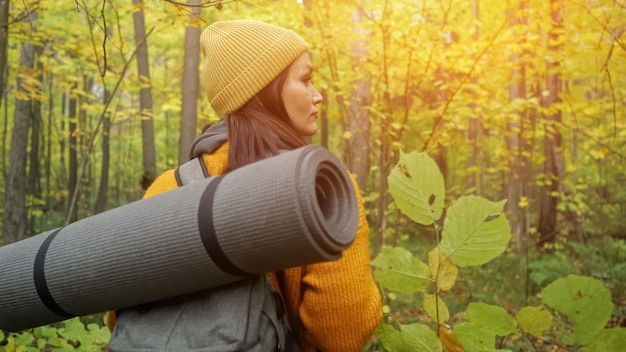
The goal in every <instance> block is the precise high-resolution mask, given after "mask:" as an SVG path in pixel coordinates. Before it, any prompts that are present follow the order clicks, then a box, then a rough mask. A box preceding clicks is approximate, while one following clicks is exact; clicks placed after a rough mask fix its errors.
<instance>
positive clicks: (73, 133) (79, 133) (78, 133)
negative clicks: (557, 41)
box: [72, 130, 84, 137]
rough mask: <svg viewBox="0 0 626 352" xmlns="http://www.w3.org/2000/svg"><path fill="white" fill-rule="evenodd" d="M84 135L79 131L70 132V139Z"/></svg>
mask: <svg viewBox="0 0 626 352" xmlns="http://www.w3.org/2000/svg"><path fill="white" fill-rule="evenodd" d="M83 134H84V133H83V131H81V130H75V131H73V132H72V137H80V136H82V135H83Z"/></svg>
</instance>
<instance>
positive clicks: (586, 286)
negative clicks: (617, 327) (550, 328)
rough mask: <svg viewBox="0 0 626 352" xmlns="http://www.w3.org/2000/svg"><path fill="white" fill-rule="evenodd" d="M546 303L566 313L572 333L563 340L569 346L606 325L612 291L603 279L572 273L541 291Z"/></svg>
mask: <svg viewBox="0 0 626 352" xmlns="http://www.w3.org/2000/svg"><path fill="white" fill-rule="evenodd" d="M541 296H542V301H543V303H544V304H545V305H547V306H550V307H552V308H554V309H555V310H556V311H557V312H559V313H561V314H563V315H564V316H565V317H566V318H567V320H568V325H569V326H571V328H572V331H571V332H569V331H568V332H564V333H563V334H562V335H561V337H560V339H561V342H563V343H564V344H566V345H577V344H581V345H584V344H586V343H589V342H591V341H592V337H593V335H594V334H596V333H597V332H598V331H600V330H602V328H604V325H605V324H606V322H607V321H608V320H609V318H610V317H611V313H612V312H613V303H612V302H611V292H610V291H609V290H608V289H607V288H606V287H604V285H603V284H602V282H601V281H598V280H596V279H593V278H590V277H584V276H575V275H569V276H567V277H564V278H560V279H558V280H556V281H555V282H553V283H551V284H550V285H548V286H546V288H544V289H543V290H542V291H541Z"/></svg>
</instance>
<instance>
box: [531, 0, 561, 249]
mask: <svg viewBox="0 0 626 352" xmlns="http://www.w3.org/2000/svg"><path fill="white" fill-rule="evenodd" d="M562 5H563V2H562V0H550V18H551V19H552V28H551V29H550V32H549V35H548V43H549V44H548V55H547V58H548V63H547V72H548V74H547V77H546V89H547V91H548V96H547V97H546V99H545V103H544V105H545V108H546V110H547V111H548V112H547V113H546V114H545V116H544V121H545V137H544V138H545V139H544V153H545V158H546V160H545V162H544V164H543V167H544V168H543V172H544V177H545V186H544V187H543V190H542V194H541V206H540V213H539V226H538V232H539V241H538V243H537V245H538V246H543V245H544V244H546V243H553V242H554V241H555V240H556V235H557V226H556V225H557V214H558V212H557V205H558V201H559V197H558V192H559V185H560V182H561V180H560V176H561V175H560V174H559V168H562V169H564V167H562V165H559V163H562V160H563V159H562V157H561V131H560V128H561V126H560V124H561V108H560V106H558V105H559V104H560V102H561V96H560V94H561V89H562V82H561V73H560V62H559V59H558V57H559V54H560V51H561V48H562V46H563V45H562V44H561V41H562V34H561V31H562V28H563V17H562V14H561V7H562Z"/></svg>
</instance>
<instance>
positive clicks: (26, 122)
mask: <svg viewBox="0 0 626 352" xmlns="http://www.w3.org/2000/svg"><path fill="white" fill-rule="evenodd" d="M34 62H35V46H34V45H33V44H30V43H25V44H22V51H21V54H20V68H21V69H22V70H24V71H26V72H29V71H31V70H32V68H33V67H34ZM27 74H28V73H27ZM17 90H18V91H19V92H21V93H22V94H20V96H18V97H16V99H15V115H14V118H13V130H12V132H11V151H10V154H9V170H8V174H7V178H6V180H5V183H4V213H3V216H2V239H3V241H4V244H9V243H13V242H17V241H19V240H22V239H24V238H25V236H26V224H27V223H28V214H27V210H26V176H27V175H26V165H27V158H28V154H27V148H28V131H29V129H30V121H31V119H32V112H33V100H32V99H31V98H30V97H28V92H27V90H26V89H24V88H23V87H22V79H21V78H18V82H17Z"/></svg>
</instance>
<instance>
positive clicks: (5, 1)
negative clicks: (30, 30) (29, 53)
mask: <svg viewBox="0 0 626 352" xmlns="http://www.w3.org/2000/svg"><path fill="white" fill-rule="evenodd" d="M8 46H9V0H0V89H1V90H2V91H3V90H4V87H5V86H6V82H5V78H6V75H5V73H6V65H7V54H8V51H7V48H8ZM3 97H4V94H0V102H1V101H2V98H3Z"/></svg>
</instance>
